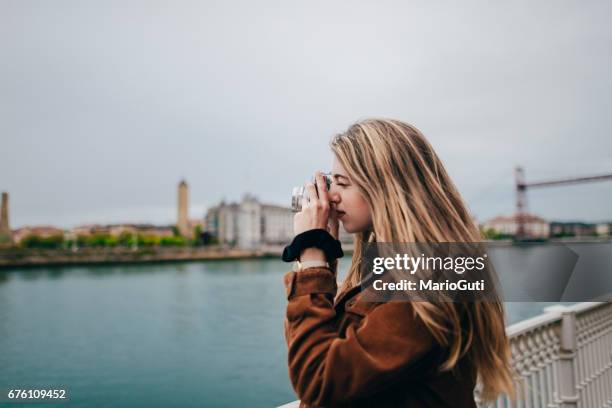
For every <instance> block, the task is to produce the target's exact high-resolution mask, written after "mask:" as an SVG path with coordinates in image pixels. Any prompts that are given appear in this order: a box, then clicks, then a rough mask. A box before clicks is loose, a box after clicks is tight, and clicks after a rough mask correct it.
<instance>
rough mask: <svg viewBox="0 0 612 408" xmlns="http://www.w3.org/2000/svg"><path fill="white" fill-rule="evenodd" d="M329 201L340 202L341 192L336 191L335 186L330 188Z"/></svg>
mask: <svg viewBox="0 0 612 408" xmlns="http://www.w3.org/2000/svg"><path fill="white" fill-rule="evenodd" d="M329 202H331V203H334V204H338V203H339V202H340V194H338V193H337V192H335V191H334V188H333V187H331V188H330V189H329Z"/></svg>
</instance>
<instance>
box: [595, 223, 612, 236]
mask: <svg viewBox="0 0 612 408" xmlns="http://www.w3.org/2000/svg"><path fill="white" fill-rule="evenodd" d="M595 232H596V233H597V235H599V236H600V237H608V236H611V235H612V222H600V223H599V224H597V225H596V226H595Z"/></svg>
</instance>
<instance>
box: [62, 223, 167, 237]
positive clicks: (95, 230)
mask: <svg viewBox="0 0 612 408" xmlns="http://www.w3.org/2000/svg"><path fill="white" fill-rule="evenodd" d="M123 233H126V234H140V235H154V236H158V237H171V236H173V235H174V231H173V229H172V226H157V225H153V224H110V225H100V224H86V225H79V226H76V227H74V228H72V229H71V230H70V234H71V235H72V236H77V237H78V236H91V235H110V236H113V237H118V236H120V235H121V234H123Z"/></svg>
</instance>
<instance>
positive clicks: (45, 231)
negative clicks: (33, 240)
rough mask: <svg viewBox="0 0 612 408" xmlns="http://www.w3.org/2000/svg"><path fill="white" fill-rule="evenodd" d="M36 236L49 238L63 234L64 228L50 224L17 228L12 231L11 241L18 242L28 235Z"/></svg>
mask: <svg viewBox="0 0 612 408" xmlns="http://www.w3.org/2000/svg"><path fill="white" fill-rule="evenodd" d="M30 235H32V236H37V237H39V238H50V237H54V236H62V237H63V236H64V230H63V229H61V228H57V227H54V226H51V225H36V226H28V227H22V228H18V229H16V230H15V231H13V241H14V242H15V243H16V244H19V243H20V242H21V241H23V239H24V238H26V237H28V236H30Z"/></svg>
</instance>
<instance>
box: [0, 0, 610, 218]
mask: <svg viewBox="0 0 612 408" xmlns="http://www.w3.org/2000/svg"><path fill="white" fill-rule="evenodd" d="M509 3H510V2H486V1H483V2H468V1H462V2H444V4H443V5H442V2H440V3H435V2H431V1H424V2H408V1H398V2H387V1H370V2H356V1H343V2H340V1H337V2H329V1H312V0H311V1H304V2H290V1H277V2H270V1H253V0H250V1H240V2H239V1H217V2H207V1H193V2H187V1H166V2H158V1H142V2H138V1H126V0H121V1H99V2H95V1H60V0H54V1H27V0H16V1H6V0H0V137H1V143H0V190H3V191H8V192H9V193H10V196H11V224H12V225H11V226H12V227H13V228H16V227H20V226H23V225H26V224H54V225H58V226H65V227H69V226H72V225H75V224H79V223H90V222H154V223H171V222H173V221H174V219H175V205H176V187H177V184H178V182H179V180H180V179H181V178H183V177H184V178H186V179H187V181H188V183H189V185H190V188H191V214H190V215H191V217H193V218H195V217H201V216H203V212H204V209H205V208H206V206H209V205H214V204H216V203H217V202H218V201H219V200H220V199H221V198H226V199H227V200H237V199H240V198H241V196H242V195H243V194H244V193H245V192H247V191H249V192H252V193H254V194H255V195H256V196H258V197H259V199H260V200H261V201H264V202H271V203H277V204H285V205H287V204H288V203H289V199H290V192H291V187H292V186H293V185H297V184H302V183H303V182H304V181H305V180H306V179H307V178H310V176H311V173H312V172H313V171H314V170H317V169H327V168H329V167H330V164H331V156H330V152H329V148H328V142H329V139H330V137H331V136H332V135H333V134H334V133H337V132H339V131H342V130H344V129H346V128H347V127H348V126H349V125H350V124H351V123H352V122H353V121H355V120H358V119H363V118H366V117H372V116H384V117H393V118H398V119H401V120H404V121H407V122H409V123H412V124H413V125H415V126H416V127H418V128H419V129H421V131H423V133H424V134H425V135H426V136H427V137H428V138H429V140H430V141H431V143H432V144H433V146H434V148H435V149H436V150H437V152H438V153H439V155H440V156H441V158H442V160H443V161H444V163H445V164H446V166H447V169H448V170H449V172H450V174H451V176H452V177H453V179H454V181H455V183H456V184H457V185H458V187H459V190H460V192H461V193H462V195H463V197H464V198H465V199H466V201H467V202H468V204H469V206H470V208H471V210H472V211H473V212H474V214H475V215H476V216H477V217H478V218H479V219H480V220H483V219H486V218H489V217H491V216H494V215H497V214H509V213H511V212H512V211H513V209H514V190H513V174H512V172H513V167H514V166H515V165H517V164H520V165H523V166H524V167H525V172H526V176H527V179H528V180H534V181H535V180H540V179H548V178H559V177H566V176H580V175H590V174H600V173H609V172H612V132H611V131H610V129H611V128H612V126H611V125H612V115H611V112H612V109H611V108H612V102H611V101H612V75H610V72H612V53H611V52H610V50H612V26H611V25H610V20H609V17H610V15H612V3H611V2H605V1H601V2H597V1H591V2H577V1H572V2H567V1H537V2H534V1H524V2H520V1H515V2H512V4H509ZM528 202H529V210H530V211H531V212H534V213H536V214H538V215H541V216H543V217H545V218H547V219H563V220H570V219H584V220H591V221H597V220H604V219H612V182H600V183H593V184H585V185H578V186H568V187H559V188H550V189H542V190H537V191H536V190H534V191H530V192H529V194H528Z"/></svg>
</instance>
